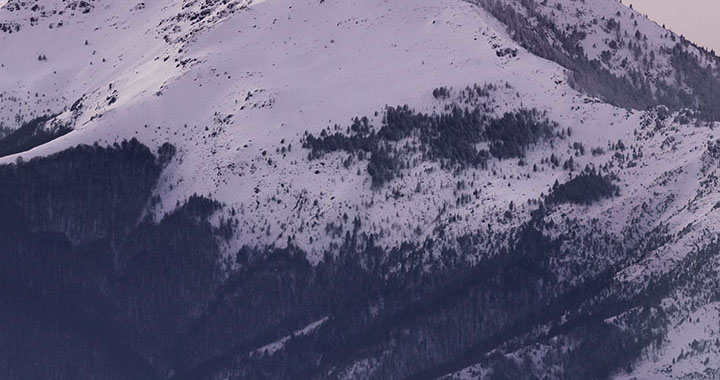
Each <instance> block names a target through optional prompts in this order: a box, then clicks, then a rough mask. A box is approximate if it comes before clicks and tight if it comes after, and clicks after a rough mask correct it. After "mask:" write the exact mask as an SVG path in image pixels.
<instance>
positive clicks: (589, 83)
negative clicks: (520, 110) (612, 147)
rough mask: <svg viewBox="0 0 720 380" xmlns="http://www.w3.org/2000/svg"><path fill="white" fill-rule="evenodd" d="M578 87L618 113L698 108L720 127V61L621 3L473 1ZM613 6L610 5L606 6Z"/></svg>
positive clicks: (472, 0)
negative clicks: (566, 72)
mask: <svg viewBox="0 0 720 380" xmlns="http://www.w3.org/2000/svg"><path fill="white" fill-rule="evenodd" d="M470 1H471V2H473V3H477V4H479V5H481V6H482V7H484V8H485V9H487V10H488V11H489V12H490V13H491V14H492V15H493V16H495V17H496V18H497V19H498V20H500V21H501V22H502V23H504V24H505V25H506V26H507V28H508V32H509V34H510V35H511V36H512V38H513V39H514V40H515V41H516V42H518V43H519V44H520V45H521V46H523V47H524V48H526V49H527V50H529V51H530V52H531V53H533V54H535V55H537V56H540V57H543V58H546V59H549V60H552V61H554V62H557V63H558V64H560V65H561V66H563V67H565V68H566V69H568V70H569V71H570V83H571V85H573V86H574V87H575V88H577V89H579V90H581V91H583V92H586V93H587V94H589V95H591V96H598V97H600V98H602V99H603V100H604V101H607V102H610V103H612V104H614V105H617V106H621V107H626V108H635V109H646V108H648V107H652V106H657V105H665V106H668V107H670V108H671V109H674V110H677V109H680V108H693V109H696V110H698V111H699V114H700V115H702V117H703V118H706V119H710V120H719V119H720V101H719V100H718V98H717V96H716V94H717V93H718V92H719V91H720V58H718V57H717V55H715V53H714V52H709V51H707V50H705V49H702V48H699V47H698V46H696V45H694V44H692V43H691V42H690V41H688V40H686V39H684V38H682V37H680V36H676V35H675V34H673V33H672V32H670V31H668V30H666V29H664V28H660V27H659V26H658V25H656V24H654V23H651V22H649V21H648V20H647V18H645V17H643V16H641V15H640V14H639V13H637V12H635V11H634V10H632V9H628V8H625V7H624V6H622V5H620V4H614V3H615V2H614V1H613V2H610V1H604V2H603V3H602V4H601V3H597V4H596V3H594V2H585V1H580V2H566V1H542V2H541V1H534V0H521V1H507V0H470ZM606 3H607V4H606Z"/></svg>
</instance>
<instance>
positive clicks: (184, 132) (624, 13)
mask: <svg viewBox="0 0 720 380" xmlns="http://www.w3.org/2000/svg"><path fill="white" fill-rule="evenodd" d="M35 3H37V4H40V3H41V2H27V3H24V2H18V1H12V0H11V1H10V2H8V3H7V4H4V6H2V8H0V24H3V23H4V24H8V25H18V26H19V30H16V31H14V32H12V33H8V32H5V33H0V49H1V50H2V52H9V54H7V53H4V54H2V56H0V65H1V66H0V89H2V92H1V93H0V94H2V97H0V122H2V123H3V125H6V126H10V127H12V128H16V127H18V126H19V125H20V124H22V122H23V121H28V120H30V119H32V118H33V117H36V116H40V115H45V114H56V113H57V114H59V115H58V116H57V120H59V121H60V122H62V123H67V124H68V125H70V126H72V127H73V128H74V131H73V132H71V133H69V134H67V135H64V136H62V137H60V138H58V139H56V140H54V141H52V142H50V143H47V144H45V145H41V146H39V147H36V148H34V149H32V150H30V151H28V152H23V153H20V154H16V155H11V156H7V157H3V158H0V163H3V164H4V163H12V162H15V161H16V160H17V159H18V158H20V157H22V159H24V160H28V159H31V158H33V157H38V156H45V155H48V154H52V153H55V152H59V151H61V150H64V149H66V148H68V147H71V146H75V145H77V144H92V143H95V142H98V143H100V144H103V145H104V144H112V143H115V142H118V141H122V140H123V139H130V138H133V137H135V138H137V139H139V140H140V141H141V142H143V143H145V144H148V145H149V146H151V147H152V148H157V147H159V146H160V145H162V144H163V143H165V142H170V143H171V144H173V145H174V146H175V147H176V148H177V150H178V154H177V156H176V159H175V160H174V161H173V162H172V163H171V164H170V166H169V167H168V168H167V169H166V171H165V172H164V173H163V177H162V180H161V183H160V185H159V186H158V188H157V189H156V192H157V194H158V195H159V196H160V200H161V202H160V204H159V205H158V206H157V207H156V209H155V210H153V211H154V212H155V216H156V218H157V219H159V218H161V217H162V216H163V215H164V214H166V213H168V212H170V211H172V210H173V209H174V208H175V206H176V205H177V204H178V202H182V201H184V200H185V199H187V198H188V197H189V196H191V195H192V194H202V195H208V196H209V197H211V198H213V199H216V200H218V201H220V202H222V203H223V204H224V209H223V211H222V213H221V214H222V215H216V218H217V219H218V220H219V219H220V218H221V217H231V216H233V215H241V216H242V218H240V222H239V223H240V224H239V225H238V227H237V230H236V232H235V235H234V237H233V239H232V240H231V242H230V243H229V244H228V245H227V246H226V247H225V250H226V252H227V254H228V255H230V254H234V253H235V252H236V251H237V249H238V248H240V247H242V246H247V245H249V246H255V247H260V248H262V247H267V246H273V247H284V246H286V245H287V244H288V242H290V243H292V244H293V245H296V246H298V247H300V248H302V249H303V250H305V251H307V252H308V253H309V259H310V261H312V262H313V263H317V262H319V261H320V260H321V259H322V255H323V254H324V253H325V252H326V251H327V250H332V248H333V247H334V246H336V245H337V244H340V243H341V241H342V239H343V237H344V236H345V233H346V232H349V231H351V230H352V229H353V228H355V227H353V225H352V223H346V222H345V221H346V220H354V219H358V220H360V221H361V227H359V228H360V231H361V232H365V233H367V234H373V235H375V236H377V238H378V241H379V243H380V244H381V245H382V246H383V247H385V248H387V249H392V248H396V247H399V246H401V245H402V244H403V243H407V242H410V243H418V244H421V243H422V242H424V241H428V240H431V239H434V240H437V241H439V242H440V243H441V244H439V245H438V246H437V248H436V251H432V252H428V255H431V256H432V255H438V254H439V252H440V250H441V248H442V247H443V246H453V245H455V244H458V243H457V239H458V238H459V237H462V236H464V235H468V234H477V235H479V236H483V237H484V239H481V242H480V243H478V244H479V246H478V247H477V250H476V252H477V253H476V255H477V257H475V258H473V259H481V258H482V257H483V255H486V254H490V253H492V252H493V251H492V249H491V248H490V246H491V245H498V244H499V245H502V244H503V243H504V242H505V240H507V239H508V238H509V235H510V233H511V232H512V231H513V229H514V228H516V227H517V226H520V225H521V224H522V223H524V222H526V221H528V220H529V219H530V211H532V210H533V209H534V207H533V206H532V205H531V204H530V201H535V200H538V199H540V198H541V197H542V195H544V194H547V193H548V191H549V189H550V188H551V186H552V185H553V184H554V183H555V182H556V181H559V182H561V183H562V182H564V181H566V180H567V179H569V178H571V177H572V176H573V175H575V174H577V172H578V170H579V169H581V168H583V167H585V166H586V165H588V164H591V165H593V166H595V167H598V168H600V167H604V168H605V170H606V171H607V172H608V173H612V174H614V175H616V176H617V184H618V186H619V187H620V192H619V196H618V197H614V198H612V199H608V200H604V201H602V202H599V203H597V204H594V205H592V206H579V207H576V206H568V205H563V206H559V207H558V208H557V209H555V210H553V212H552V214H551V215H550V216H549V218H550V219H553V220H556V221H557V224H558V226H559V227H557V230H556V231H555V232H556V233H557V234H558V235H559V234H561V233H564V232H565V230H564V228H565V227H567V226H569V225H591V224H592V225H595V224H597V225H600V226H601V227H602V228H603V229H604V230H605V231H606V232H607V233H608V234H609V235H610V236H612V238H614V239H617V240H618V241H624V242H625V243H626V244H627V246H628V247H631V246H634V245H637V244H640V243H641V242H642V241H643V240H644V239H646V238H647V236H648V235H649V234H650V233H652V232H653V231H655V230H657V229H658V228H661V229H663V231H665V234H666V235H667V236H668V237H669V239H670V240H669V242H668V243H666V244H664V245H661V246H659V247H656V248H653V249H651V250H650V251H649V252H647V254H646V255H643V256H642V257H638V258H637V260H634V261H633V262H631V264H632V265H628V267H626V268H624V269H623V270H622V271H620V272H619V275H618V276H617V278H616V281H617V282H619V283H623V284H627V287H629V288H632V287H633V286H637V287H642V286H643V281H644V280H645V279H646V278H648V277H650V276H660V275H662V274H664V273H668V272H670V271H672V270H673V269H675V268H676V266H677V265H678V263H680V262H682V260H683V259H684V258H685V256H686V255H687V254H688V253H689V252H691V251H692V250H693V248H694V247H696V246H699V245H702V244H703V243H704V242H706V241H707V239H708V236H709V235H712V234H713V233H716V232H717V227H716V225H717V219H718V217H717V213H716V212H714V211H715V207H714V206H715V205H716V204H717V203H718V202H720V195H717V193H716V192H715V191H714V189H715V186H716V183H715V182H716V178H717V175H718V174H720V173H718V170H719V168H720V156H717V155H715V153H713V151H712V149H711V146H710V145H708V142H712V141H715V140H716V139H718V138H720V136H719V135H718V132H717V130H715V129H713V124H712V123H705V122H698V121H695V120H694V119H692V118H689V119H688V122H686V121H685V120H683V119H682V118H680V117H678V116H679V115H680V113H682V111H680V113H672V114H669V115H663V114H664V112H663V109H653V110H649V111H639V110H627V109H622V108H618V107H614V106H612V105H609V104H606V103H603V102H602V101H600V100H598V99H595V98H591V97H588V96H586V95H583V94H582V93H580V92H578V91H577V90H575V89H573V88H571V86H570V85H569V84H568V76H567V72H566V70H565V69H564V68H563V67H561V66H559V65H558V64H556V63H554V62H551V61H548V60H545V59H542V58H539V57H537V56H535V55H532V54H531V53H529V52H528V51H527V50H525V49H523V48H522V47H520V46H519V45H518V44H517V43H516V42H514V41H513V39H512V38H511V35H510V33H508V31H507V30H506V27H505V25H503V24H501V23H500V22H499V21H498V20H496V19H494V18H493V17H492V16H491V15H490V14H489V13H488V12H487V11H485V10H484V9H483V8H481V7H478V6H477V5H474V4H472V3H470V2H465V1H460V0H418V1H402V0H364V1H361V0H325V1H309V0H307V1H306V0H302V1H288V0H266V1H205V2H199V1H191V0H184V1H182V2H181V1H170V0H163V1H157V2H147V3H132V2H124V1H115V2H113V1H103V0H96V1H92V2H90V4H91V6H90V7H89V8H87V12H85V11H84V10H78V9H73V8H72V7H71V4H68V3H67V2H64V1H62V2H61V1H59V0H55V1H47V2H42V5H41V7H40V8H37V9H33V5H34V4H35ZM22 4H24V5H22ZM557 4H561V5H562V8H563V12H559V11H558V12H557V14H559V15H560V16H557V20H558V23H559V25H570V24H573V23H576V22H578V19H579V20H580V21H579V22H580V23H582V24H584V25H586V26H587V29H586V30H587V31H590V32H589V34H588V36H587V37H586V38H585V39H584V40H583V41H582V46H583V48H584V50H585V51H586V52H587V53H588V55H589V56H590V57H592V58H595V57H600V56H601V54H602V51H604V50H606V48H605V46H604V45H605V44H607V43H608V41H609V38H610V37H611V36H612V33H613V32H612V31H609V30H606V29H603V28H602V27H598V26H597V24H594V23H593V20H594V19H598V18H602V19H605V20H607V19H608V17H611V16H612V15H615V14H617V13H618V12H619V13H620V15H619V16H615V17H617V18H618V19H620V20H621V21H622V23H623V25H627V24H629V23H634V21H635V20H637V21H638V25H637V30H639V31H640V33H642V34H643V35H647V36H649V37H648V40H644V39H643V40H642V45H643V49H644V50H643V52H647V51H657V52H658V54H657V57H658V58H657V59H658V62H656V63H655V64H654V65H653V66H652V68H653V70H652V71H648V72H647V78H649V79H648V80H650V81H652V80H654V79H653V78H658V77H665V76H668V74H669V73H671V72H672V67H671V64H670V63H669V61H668V60H667V59H666V57H665V56H664V55H661V54H660V53H659V52H660V51H663V49H669V48H671V46H672V45H673V43H671V42H670V41H671V40H670V35H669V34H667V33H669V32H665V31H663V30H662V29H661V28H659V27H658V26H657V25H655V24H653V23H651V22H650V21H649V20H647V19H645V18H643V17H641V16H639V15H637V14H634V13H632V12H631V11H630V10H628V9H626V8H625V7H624V6H623V5H622V4H620V3H618V2H615V1H612V0H603V1H593V2H592V3H591V2H577V1H554V2H553V1H551V2H548V3H547V5H544V6H545V7H556V9H559V8H557ZM1 5H2V3H0V6H1ZM573 14H577V15H578V16H577V17H578V19H574V18H573V19H571V18H567V15H573ZM631 20H632V21H631ZM633 38H634V37H633ZM673 38H674V37H673ZM86 41H87V43H86ZM505 49H510V50H517V54H516V55H515V54H511V55H502V54H499V52H502V51H505ZM630 54H632V52H631V51H630V50H617V51H616V52H614V53H613V55H612V58H611V59H610V61H608V62H607V68H608V69H610V70H612V71H613V72H615V73H622V72H624V71H623V70H627V68H626V67H623V65H622V64H621V63H622V61H623V60H624V59H625V58H629V57H631V56H630ZM698 55H701V54H700V52H698ZM40 56H43V57H46V58H47V59H44V58H43V59H38V58H39V57H40ZM631 61H632V62H631V63H630V67H632V68H633V69H636V70H644V69H645V68H644V67H641V66H640V64H639V63H638V61H636V60H631ZM701 62H702V63H703V64H707V63H712V62H710V61H707V62H706V61H701ZM474 84H479V85H485V84H493V85H495V87H496V88H497V89H496V90H495V91H493V93H492V94H491V99H490V100H489V102H488V105H489V107H490V110H491V111H490V113H491V114H493V115H495V116H502V114H503V113H505V112H509V111H514V110H518V109H522V108H537V109H538V110H541V111H544V112H547V117H548V118H549V119H550V120H552V121H556V122H557V123H558V124H559V125H560V127H561V128H562V129H563V130H566V129H568V128H570V129H571V131H572V133H571V135H570V136H569V137H566V138H565V139H564V140H559V141H555V142H553V143H552V144H551V143H547V142H543V143H540V144H538V145H537V146H534V147H532V148H531V149H530V150H529V151H528V154H527V157H526V158H525V161H526V162H527V164H525V165H520V164H519V163H518V160H502V161H501V160H497V159H494V158H491V159H490V162H489V169H487V170H486V169H472V168H471V169H466V170H464V171H463V172H461V173H457V172H454V171H448V170H444V169H442V168H441V167H440V165H439V163H437V162H432V161H425V162H418V163H416V164H414V165H412V166H411V167H409V168H407V169H406V171H405V172H404V175H403V177H402V178H396V179H394V180H393V181H391V182H390V183H388V184H385V185H384V186H383V187H382V188H380V189H374V188H373V187H372V183H371V179H370V177H369V176H368V174H367V173H366V170H365V168H366V166H367V162H364V161H354V162H352V164H351V166H350V167H349V168H346V167H344V166H343V161H344V159H345V156H343V155H342V154H335V153H333V154H328V155H326V156H325V157H323V158H322V159H319V160H308V151H307V150H306V149H304V148H303V147H302V141H303V137H304V135H305V133H306V132H309V133H312V134H314V135H318V134H320V133H321V131H322V130H323V129H325V128H327V127H331V126H333V125H335V124H338V125H339V126H341V127H342V128H343V129H344V128H345V127H346V126H348V125H350V123H351V118H353V117H355V116H359V117H362V116H367V117H369V118H370V120H371V124H373V125H375V126H376V127H379V126H380V124H381V123H382V113H383V110H384V108H385V106H396V105H405V104H407V105H409V106H410V107H411V108H413V109H415V110H417V111H418V112H425V113H440V112H442V111H443V110H444V109H445V108H444V107H445V106H446V105H447V104H448V103H451V102H452V101H453V100H455V99H456V98H455V97H456V96H458V94H459V93H460V92H461V90H462V89H463V88H465V87H466V86H472V85H474ZM438 87H448V88H450V93H451V96H450V98H449V99H438V98H436V97H434V96H433V94H432V91H433V89H435V88H438ZM73 104H80V105H81V107H80V108H79V111H78V110H77V109H75V110H71V107H72V106H73ZM690 116H692V115H690ZM619 141H622V142H623V144H622V145H623V146H624V147H623V148H617V145H618V144H617V143H618V142H619ZM573 143H580V144H581V145H582V146H583V147H584V148H585V149H586V150H587V152H585V153H583V154H580V153H578V151H577V149H576V148H573V147H572V146H573ZM591 150H595V151H596V152H593V153H590V151H591ZM551 156H555V157H557V158H558V159H559V161H560V162H565V161H566V160H568V159H570V158H572V159H573V160H574V162H575V165H574V168H573V169H571V170H566V169H563V168H562V165H560V166H554V165H550V164H547V163H546V162H547V159H548V158H549V157H551ZM534 164H536V165H537V166H538V167H539V170H535V169H534V168H533V166H534ZM460 180H463V181H466V182H467V183H469V184H471V185H470V186H468V188H460V187H459V186H458V185H457V184H458V182H459V181H460ZM418 188H421V189H422V190H421V191H416V189H418ZM463 194H465V195H468V194H473V196H472V197H471V198H472V199H471V200H470V201H469V202H467V203H462V204H458V203H456V199H457V198H458V197H459V196H461V195H463ZM511 204H512V205H515V208H514V210H516V212H514V213H513V214H512V215H511V217H506V216H505V214H506V211H507V210H508V209H509V207H510V205H511ZM337 228H339V229H340V231H339V232H336V233H329V232H328V231H329V230H335V229H337ZM620 259H621V258H619V257H600V258H587V260H597V261H603V260H605V261H607V265H611V264H614V263H616V262H619V260H620ZM599 267H600V268H604V267H605V264H602V265H599ZM572 275H573V273H568V279H567V281H573V279H572V278H571V277H572ZM669 302H670V301H669ZM674 302H676V301H672V302H671V303H674ZM677 302H680V303H682V300H680V301H677ZM711 306H712V305H710V304H708V305H699V306H698V305H695V306H693V308H691V309H681V311H679V312H678V313H679V314H678V315H679V316H678V318H680V319H681V318H683V317H682V316H681V315H682V314H683V313H688V314H690V313H692V315H693V316H695V314H697V313H701V314H702V315H705V314H707V313H705V312H704V311H703V310H711ZM695 307H700V308H701V310H700V311H695V310H693V309H694V308H695ZM703 313H705V314H703ZM680 319H679V320H680ZM679 320H678V322H677V323H676V324H675V325H674V326H673V329H674V330H673V332H672V333H671V334H670V335H668V339H669V342H668V343H667V344H666V347H668V348H667V350H665V351H661V353H659V354H657V358H654V357H653V360H649V361H648V362H647V363H646V364H644V365H643V366H642V367H640V369H642V371H645V373H647V374H648V375H647V376H655V375H657V376H660V374H659V372H658V371H659V370H658V369H657V368H660V367H661V366H664V365H667V363H666V362H667V360H669V359H667V358H670V357H671V356H672V355H675V351H676V348H677V346H678V345H682V344H686V342H685V340H687V338H686V337H687V334H693V336H694V335H697V336H706V337H707V338H708V339H710V338H712V337H713V336H714V334H716V332H715V330H712V329H704V330H702V331H699V330H698V329H699V328H698V327H697V323H696V324H694V325H688V323H685V322H680V321H679ZM320 323H322V322H320ZM318 326H319V325H318ZM313 328H314V327H313ZM310 330H312V328H311V329H310ZM688 331H691V332H688ZM308 333H309V331H308ZM703 334H705V335H703ZM698 339H699V338H698ZM676 341H677V342H680V343H675V342H676ZM280 346H282V342H280V343H279V344H278V347H277V348H276V347H275V346H272V347H269V348H266V350H268V351H270V352H275V350H278V349H280ZM700 359H702V358H700ZM698 360H699V359H698ZM692 363H695V362H692ZM698 363H699V361H698ZM716 364H717V363H716ZM716 364H715V365H716ZM678 371H685V372H683V373H688V371H689V370H687V369H685V368H684V367H683V368H681V369H678ZM470 372H473V371H471V370H470V369H468V370H466V371H464V372H463V373H462V374H458V376H460V375H463V374H467V373H470Z"/></svg>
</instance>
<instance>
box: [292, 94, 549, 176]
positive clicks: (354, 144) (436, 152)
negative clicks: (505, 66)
mask: <svg viewBox="0 0 720 380" xmlns="http://www.w3.org/2000/svg"><path fill="white" fill-rule="evenodd" d="M437 93H438V94H440V93H444V92H443V91H442V90H437ZM478 94H481V92H478ZM335 129H336V131H335V132H332V133H331V132H329V130H327V129H326V130H323V131H322V132H321V134H320V136H319V137H315V136H314V135H312V134H307V135H306V136H305V139H304V141H303V147H305V148H307V149H309V150H310V152H309V154H308V157H309V159H317V158H319V157H322V156H323V155H324V154H326V153H330V152H338V151H343V152H347V153H349V154H350V155H357V156H358V157H359V158H360V159H363V158H365V157H366V156H367V155H368V154H369V165H368V173H369V174H370V176H371V177H372V179H373V185H375V186H381V185H382V184H383V183H385V182H387V181H388V180H391V179H393V178H394V176H395V175H397V174H398V171H399V170H401V169H403V168H404V167H406V166H407V165H405V164H404V160H405V159H406V158H407V156H408V153H417V149H419V150H420V152H421V153H422V156H423V159H428V160H433V161H439V162H441V163H442V164H443V167H445V168H450V169H455V170H462V169H465V168H467V167H473V168H483V169H485V168H487V162H488V159H489V158H490V156H491V155H492V156H494V157H496V158H498V159H507V158H521V157H524V156H525V152H526V150H527V149H528V148H529V147H530V146H532V145H533V144H536V143H538V142H539V141H542V140H549V139H552V138H554V137H556V136H560V134H559V133H558V132H557V130H558V125H557V123H554V122H551V121H550V120H548V119H547V117H545V116H544V115H543V114H542V113H541V112H539V111H537V110H534V109H533V110H527V109H521V110H518V111H516V112H509V113H506V114H505V115H503V116H502V117H501V118H493V117H491V116H489V115H488V114H486V113H485V112H484V111H482V110H481V108H480V107H474V108H472V109H471V108H461V107H458V106H455V107H452V108H450V110H449V111H447V112H444V113H441V114H437V115H429V114H424V113H418V112H415V111H414V110H412V109H411V108H409V107H408V106H407V105H406V106H402V107H387V108H386V109H385V115H384V117H383V124H382V127H381V128H380V129H379V130H378V131H377V132H375V129H374V128H373V127H372V126H370V125H369V123H368V120H367V118H363V119H357V118H356V119H355V120H354V121H353V124H352V126H351V127H349V128H347V130H346V133H342V132H339V131H337V129H339V128H338V127H336V128H335ZM409 137H414V138H416V139H417V141H419V142H420V146H419V147H415V146H414V145H413V146H410V145H406V147H408V148H407V149H406V150H402V147H401V149H398V147H397V144H394V143H397V142H399V141H400V140H402V139H405V138H409ZM481 142H489V143H490V150H489V151H488V150H485V149H478V148H477V147H476V146H477V144H478V143H481ZM408 150H409V151H408Z"/></svg>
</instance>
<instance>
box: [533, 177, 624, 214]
mask: <svg viewBox="0 0 720 380" xmlns="http://www.w3.org/2000/svg"><path fill="white" fill-rule="evenodd" d="M619 191H620V189H619V188H618V186H617V185H615V184H614V183H613V181H612V179H611V177H609V176H606V175H602V174H599V173H598V172H596V170H595V168H586V169H585V170H584V171H583V172H582V173H580V174H578V175H577V176H575V177H573V178H572V179H570V180H569V181H567V182H565V183H562V184H560V183H558V182H557V181H555V184H554V185H553V187H552V189H551V191H550V193H549V194H548V196H547V197H546V199H545V201H546V202H547V203H548V204H559V203H575V204H582V205H590V204H592V203H594V202H597V201H599V200H602V199H605V198H611V197H614V196H617V195H618V192H619Z"/></svg>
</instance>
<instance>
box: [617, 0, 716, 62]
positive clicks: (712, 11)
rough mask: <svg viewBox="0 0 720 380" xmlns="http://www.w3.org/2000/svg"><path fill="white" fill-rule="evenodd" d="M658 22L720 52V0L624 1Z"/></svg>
mask: <svg viewBox="0 0 720 380" xmlns="http://www.w3.org/2000/svg"><path fill="white" fill-rule="evenodd" d="M623 3H625V4H628V5H629V4H632V5H633V7H634V8H635V10H637V11H639V12H640V13H644V14H647V15H648V16H649V17H650V18H651V19H653V20H655V21H656V22H657V23H658V24H660V25H662V24H665V26H666V27H667V28H669V29H672V30H673V31H674V32H676V33H678V34H683V35H684V36H685V37H686V38H687V39H689V40H691V41H693V42H695V43H697V44H699V45H703V46H705V47H707V48H709V49H715V52H716V53H720V21H719V20H720V0H624V1H623Z"/></svg>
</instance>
